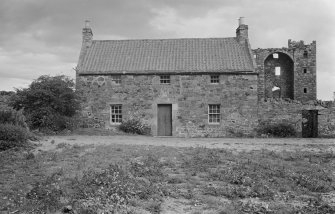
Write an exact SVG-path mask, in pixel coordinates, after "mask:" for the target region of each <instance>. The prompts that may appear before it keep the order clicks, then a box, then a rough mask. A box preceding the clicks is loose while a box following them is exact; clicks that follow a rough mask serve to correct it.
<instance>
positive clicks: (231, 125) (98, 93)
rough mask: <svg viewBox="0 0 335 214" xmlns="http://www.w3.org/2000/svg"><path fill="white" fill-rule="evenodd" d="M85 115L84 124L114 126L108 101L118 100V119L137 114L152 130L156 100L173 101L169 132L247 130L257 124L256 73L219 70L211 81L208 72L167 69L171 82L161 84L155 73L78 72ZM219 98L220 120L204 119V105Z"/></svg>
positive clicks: (206, 134) (208, 133)
mask: <svg viewBox="0 0 335 214" xmlns="http://www.w3.org/2000/svg"><path fill="white" fill-rule="evenodd" d="M77 90H78V91H80V92H81V93H82V97H83V100H82V107H83V117H84V120H85V119H86V120H87V121H90V124H89V126H93V127H104V128H115V126H113V125H111V123H110V105H112V104H122V111H123V119H124V120H127V119H130V118H138V119H141V120H142V121H143V122H144V123H146V124H149V125H150V126H151V129H152V134H153V135H156V134H157V105H158V104H172V128H173V130H172V135H173V136H178V137H222V136H229V135H231V134H236V133H243V134H248V133H252V132H253V129H254V127H255V126H256V125H257V100H258V97H257V75H254V74H229V75H227V74H224V73H222V74H220V83H219V84H211V83H210V75H209V74H197V75H171V84H167V85H166V84H160V76H157V75H121V84H120V85H117V84H115V83H114V82H113V80H112V77H111V76H107V75H106V76H92V75H91V76H79V77H78V85H77ZM209 104H220V111H221V123H220V124H219V125H211V124H208V105H209Z"/></svg>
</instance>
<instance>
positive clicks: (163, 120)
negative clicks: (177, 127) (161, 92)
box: [157, 104, 172, 136]
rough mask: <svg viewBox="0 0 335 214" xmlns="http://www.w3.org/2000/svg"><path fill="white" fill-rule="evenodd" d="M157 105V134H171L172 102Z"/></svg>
mask: <svg viewBox="0 0 335 214" xmlns="http://www.w3.org/2000/svg"><path fill="white" fill-rule="evenodd" d="M157 107H158V108H157V135H158V136H172V104H158V106H157Z"/></svg>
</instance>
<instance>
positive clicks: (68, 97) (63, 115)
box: [10, 75, 80, 131]
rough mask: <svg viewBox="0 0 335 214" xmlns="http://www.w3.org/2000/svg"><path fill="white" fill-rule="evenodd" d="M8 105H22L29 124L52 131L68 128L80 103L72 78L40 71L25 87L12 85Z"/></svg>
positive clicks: (20, 106)
mask: <svg viewBox="0 0 335 214" xmlns="http://www.w3.org/2000/svg"><path fill="white" fill-rule="evenodd" d="M10 105H11V106H12V107H13V108H14V109H16V110H19V109H23V111H24V115H25V116H26V118H27V123H28V125H29V127H30V128H32V129H45V130H52V131H60V130H62V129H65V128H68V127H67V125H68V123H69V121H70V119H71V117H72V116H74V115H75V114H76V112H77V111H78V110H79V106H80V105H79V99H78V96H77V94H76V93H75V91H74V82H73V80H72V79H70V78H69V77H66V76H64V75H59V76H54V77H51V76H47V75H43V76H40V77H39V78H38V79H36V80H34V81H33V82H32V83H31V84H30V85H29V87H28V88H25V89H16V94H15V95H14V96H12V98H11V101H10Z"/></svg>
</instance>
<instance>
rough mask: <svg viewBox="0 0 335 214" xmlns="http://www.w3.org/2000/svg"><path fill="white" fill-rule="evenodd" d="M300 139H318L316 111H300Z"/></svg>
mask: <svg viewBox="0 0 335 214" xmlns="http://www.w3.org/2000/svg"><path fill="white" fill-rule="evenodd" d="M302 137H306V138H314V137H318V110H303V111H302Z"/></svg>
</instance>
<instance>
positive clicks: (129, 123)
mask: <svg viewBox="0 0 335 214" xmlns="http://www.w3.org/2000/svg"><path fill="white" fill-rule="evenodd" d="M119 129H120V130H121V131H123V132H126V133H132V134H139V135H150V132H151V129H150V127H149V126H148V125H146V124H143V123H142V122H141V121H140V120H137V119H131V120H126V121H123V122H122V123H121V125H120V126H119Z"/></svg>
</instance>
